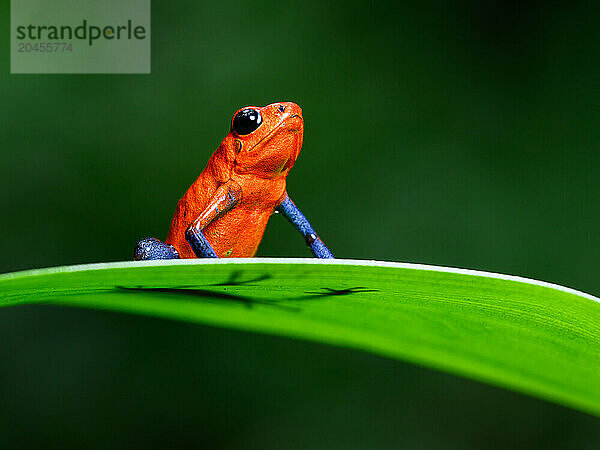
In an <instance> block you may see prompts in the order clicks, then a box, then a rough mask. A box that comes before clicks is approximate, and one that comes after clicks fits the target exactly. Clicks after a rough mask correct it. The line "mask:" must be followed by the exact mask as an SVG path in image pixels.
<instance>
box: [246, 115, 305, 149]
mask: <svg viewBox="0 0 600 450" xmlns="http://www.w3.org/2000/svg"><path fill="white" fill-rule="evenodd" d="M289 119H300V122H301V123H304V119H303V118H302V116H301V115H299V114H292V115H291V116H288V117H286V118H284V119H283V120H282V121H281V122H279V123H278V124H277V126H276V127H275V128H273V129H272V130H271V132H270V133H268V134H267V135H265V136H264V137H263V138H262V139H261V140H260V141H258V142H257V143H256V144H254V145H253V146H252V147H250V148H249V149H248V151H249V152H251V151H252V150H254V149H255V148H256V147H258V146H259V145H260V143H261V142H263V141H265V140H268V139H270V138H271V136H273V134H275V133H276V132H277V131H279V129H280V128H281V127H283V126H284V125H286V123H287V122H288V120H289ZM298 130H299V128H291V129H290V132H291V133H297V132H298Z"/></svg>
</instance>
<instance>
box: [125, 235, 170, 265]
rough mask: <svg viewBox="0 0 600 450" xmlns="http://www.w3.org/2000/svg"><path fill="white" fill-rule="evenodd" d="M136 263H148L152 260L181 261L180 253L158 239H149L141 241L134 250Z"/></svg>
mask: <svg viewBox="0 0 600 450" xmlns="http://www.w3.org/2000/svg"><path fill="white" fill-rule="evenodd" d="M133 259H134V260H135V261H147V260H151V259H179V253H177V250H175V247H173V246H172V245H169V244H165V243H164V242H161V241H159V240H158V239H155V238H152V237H148V238H144V239H141V240H140V241H139V242H138V243H137V245H136V246H135V249H134V250H133Z"/></svg>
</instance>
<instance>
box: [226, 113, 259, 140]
mask: <svg viewBox="0 0 600 450" xmlns="http://www.w3.org/2000/svg"><path fill="white" fill-rule="evenodd" d="M261 123H262V117H261V116H260V113H259V112H258V111H257V110H255V109H250V108H248V109H242V110H241V111H240V112H239V113H237V114H236V115H235V117H234V118H233V122H232V124H231V126H232V127H233V131H235V132H236V133H237V134H238V135H240V136H243V135H244V134H250V133H252V132H253V131H254V130H256V129H257V128H258V127H259V126H260V124H261Z"/></svg>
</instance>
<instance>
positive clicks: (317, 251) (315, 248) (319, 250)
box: [277, 193, 335, 258]
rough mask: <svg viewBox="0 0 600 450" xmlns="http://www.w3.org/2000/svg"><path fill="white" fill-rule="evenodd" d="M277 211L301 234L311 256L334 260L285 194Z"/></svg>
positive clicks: (300, 212)
mask: <svg viewBox="0 0 600 450" xmlns="http://www.w3.org/2000/svg"><path fill="white" fill-rule="evenodd" d="M277 210H278V211H279V212H281V213H282V214H283V215H284V216H285V218H286V219H287V220H289V221H290V222H291V223H292V225H294V226H295V227H296V229H297V230H298V231H299V232H300V233H302V235H303V236H304V239H306V245H308V246H309V247H310V249H311V251H312V252H313V255H315V256H316V257H317V258H335V257H334V256H333V253H331V251H330V250H329V249H328V248H327V246H326V245H325V244H324V243H323V241H322V240H321V238H319V236H318V235H317V232H316V231H315V230H314V229H313V227H312V226H311V225H310V222H309V221H308V220H307V219H306V217H304V214H302V211H300V209H298V207H297V206H296V205H295V204H294V202H293V201H292V200H291V199H290V197H289V196H288V195H287V193H286V194H285V197H284V199H283V201H282V202H281V204H280V205H279V206H278V207H277Z"/></svg>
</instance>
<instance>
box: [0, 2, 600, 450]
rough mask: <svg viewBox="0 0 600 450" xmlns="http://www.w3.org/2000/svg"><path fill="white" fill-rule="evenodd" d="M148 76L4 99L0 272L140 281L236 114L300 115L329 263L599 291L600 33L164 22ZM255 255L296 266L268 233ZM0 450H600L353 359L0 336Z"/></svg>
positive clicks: (5, 319) (211, 342)
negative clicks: (141, 255)
mask: <svg viewBox="0 0 600 450" xmlns="http://www.w3.org/2000/svg"><path fill="white" fill-rule="evenodd" d="M152 7H153V14H152V48H153V52H152V58H153V59H152V74H151V75H41V76H38V75H31V76H27V75H19V76H13V75H10V74H9V72H10V68H9V63H8V54H9V48H8V45H9V43H8V41H7V38H6V37H7V36H8V26H9V19H8V17H9V8H8V4H6V3H5V4H3V17H2V21H1V23H0V26H1V28H2V30H3V31H4V36H5V39H4V40H3V41H2V45H1V49H0V51H2V52H3V54H4V55H6V57H5V58H4V59H3V60H2V62H1V63H0V95H1V98H2V100H3V108H2V109H1V110H0V119H1V121H0V143H1V150H0V152H1V157H2V158H1V160H2V164H0V179H1V180H2V183H1V185H0V186H1V189H2V191H0V207H1V210H2V211H3V214H2V220H1V221H0V248H1V249H2V254H3V255H4V258H3V259H2V260H1V261H0V271H2V272H7V271H12V270H18V269H23V268H32V267H45V266H53V265H61V264H72V263H84V262H94V261H114V260H124V259H129V258H130V256H131V249H132V246H133V244H134V243H135V241H136V240H137V239H139V238H140V237H142V236H145V235H153V236H157V237H164V236H165V235H166V232H167V230H168V226H169V221H170V219H171V214H172V212H173V209H174V207H175V204H176V202H177V200H178V198H179V196H180V195H181V194H182V193H183V191H184V190H185V189H186V188H187V186H188V185H189V184H190V183H191V182H192V181H193V180H194V179H195V177H196V176H197V175H198V173H199V172H200V171H201V170H202V169H203V167H204V165H205V164H206V160H207V159H208V157H209V156H210V154H211V153H212V151H213V150H214V149H215V148H216V146H217V145H218V144H219V142H220V141H221V139H222V138H223V137H224V135H225V134H226V133H227V129H228V124H229V120H230V117H231V114H232V113H233V112H234V111H235V110H236V109H237V108H238V107H241V106H244V105H248V104H256V105H263V104H266V103H270V102H272V101H277V100H293V101H296V102H297V103H299V104H300V105H301V106H302V108H303V110H304V115H305V121H306V130H305V139H304V142H305V144H304V149H303V152H302V153H301V156H300V159H299V160H298V163H297V164H296V166H295V167H294V169H293V171H292V173H291V175H290V178H289V182H288V188H289V192H290V194H291V195H293V198H294V199H295V201H296V203H297V204H298V205H299V206H300V207H301V208H302V209H303V210H304V212H305V213H306V214H307V216H308V217H309V218H310V219H311V220H312V221H313V222H314V224H315V225H316V227H317V229H318V230H319V231H320V234H321V236H322V237H323V238H324V240H325V241H326V242H327V244H328V245H329V246H330V247H331V248H332V250H333V251H334V252H335V253H336V255H337V256H339V257H344V258H374V259H383V260H393V261H407V262H420V263H429V264H439V265H450V266H458V267H468V268H475V269H484V270H492V271H497V272H504V273H510V274H517V275H523V276H529V277H533V278H538V279H543V280H547V281H553V282H557V283H560V284H565V285H567V286H570V287H574V288H578V289H581V290H584V291H587V292H590V293H594V294H598V293H599V292H600V282H599V281H598V280H599V279H600V278H599V277H598V275H597V273H598V264H597V262H596V259H597V256H598V248H600V236H599V234H598V233H597V224H598V222H599V221H600V211H599V209H598V206H597V205H598V200H599V193H600V179H599V178H598V176H597V172H598V167H599V164H600V156H599V154H598V148H599V144H600V128H599V127H598V122H599V119H600V108H599V106H598V105H600V90H598V73H599V71H598V69H599V67H598V66H599V65H598V59H597V45H598V42H599V38H600V30H599V28H598V26H597V24H598V18H599V17H600V16H599V12H600V11H599V8H598V7H597V6H585V5H584V4H583V3H582V4H579V5H578V4H576V3H566V2H565V4H560V3H557V2H554V3H551V4H547V3H543V2H531V3H529V4H528V5H527V6H525V5H522V4H520V3H518V2H507V3H500V2H492V3H490V4H486V6H482V5H481V4H480V3H478V2H466V1H463V2H455V3H453V4H451V5H450V4H447V3H446V2H439V3H436V2H415V4H409V5H402V6H399V5H395V4H393V3H390V4H385V3H383V2H378V3H370V2H366V3H361V2H329V3H326V4H323V2H302V3H297V4H295V5H282V4H280V3H279V2H271V3H257V2H210V3H209V2H158V1H154V2H153V5H152ZM259 255H261V256H309V252H308V250H307V249H306V248H305V246H304V244H303V242H302V240H301V239H300V238H299V237H298V236H297V235H296V234H295V233H294V231H293V230H292V229H291V227H290V226H289V224H287V223H285V221H284V220H283V219H281V218H279V217H274V218H273V220H271V222H270V223H269V226H268V228H267V233H266V235H265V238H264V240H263V244H262V246H261V248H260V250H259ZM0 330H2V335H1V339H0V341H1V342H2V344H0V361H3V362H2V366H3V367H2V370H1V371H0V377H1V378H0V382H1V383H2V386H3V387H2V389H0V401H1V402H2V405H3V406H2V408H0V414H1V415H0V431H1V432H2V435H3V436H5V437H7V438H8V439H9V440H10V441H11V442H14V445H13V447H15V448H17V447H21V446H23V447H25V446H37V447H40V446H43V447H46V448H64V447H65V446H70V447H72V448H84V447H88V448H93V447H98V448H106V447H110V448H132V447H140V448H141V447H143V448H152V447H157V448H187V447H190V448H195V447H198V446H200V445H206V446H209V447H210V448H336V447H337V448H377V447H380V448H398V446H400V445H403V446H405V447H409V448H415V447H416V448H419V447H421V448H469V447H472V448H482V447H488V448H506V447H510V446H521V447H523V446H527V447H528V448H548V447H561V448H565V447H571V448H586V447H589V448H597V447H598V445H599V444H600V431H598V430H599V428H600V427H599V425H600V423H599V422H598V420H597V419H594V418H591V417H588V416H585V415H582V414H578V413H575V412H572V411H570V410H567V409H565V408H560V407H557V406H553V405H549V404H546V403H544V402H541V401H537V400H533V399H529V398H525V397H522V396H519V395H516V394H511V393H507V392H505V391H501V390H497V389H493V388H489V387H486V386H483V385H479V384H476V383H471V382H468V381H465V380H461V379H457V378H454V377H450V376H447V375H443V374H438V373H435V372H431V371H428V370H424V369H419V368H415V367H412V366H408V365H403V364H400V363H397V362H393V361H387V360H384V359H380V358H376V357H372V356H368V355H363V354H360V353H357V352H350V351H345V350H339V349H333V348H328V347H324V346H320V345H316V344H307V343H300V342H295V341H290V340H285V339H276V338H269V337H261V336H253V335H249V334H245V333H237V332H231V331H225V330H214V329H209V328H202V327H197V326H191V325H182V324H176V323H169V322H165V321H157V320H150V319H142V318H134V317H124V316H118V315H110V314H103V313H94V312H81V311H71V310H63V309H55V308H52V309H50V308H40V307H38V308H33V307H31V308H15V309H12V310H5V311H2V314H0Z"/></svg>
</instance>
